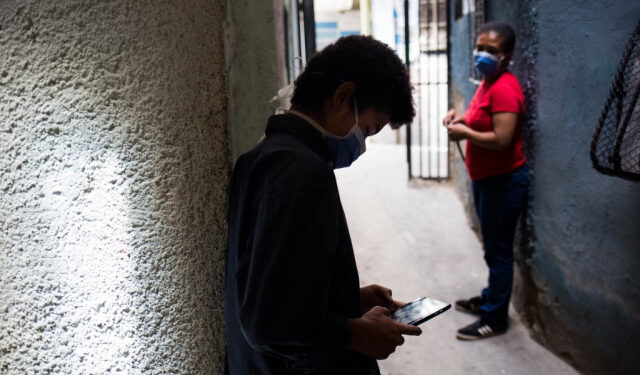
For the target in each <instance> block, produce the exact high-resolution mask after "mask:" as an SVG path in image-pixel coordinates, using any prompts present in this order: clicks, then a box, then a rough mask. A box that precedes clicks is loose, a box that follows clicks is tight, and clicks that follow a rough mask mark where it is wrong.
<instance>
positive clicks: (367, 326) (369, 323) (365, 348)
mask: <svg viewBox="0 0 640 375" xmlns="http://www.w3.org/2000/svg"><path fill="white" fill-rule="evenodd" d="M349 324H350V325H351V331H352V337H353V339H352V341H351V345H350V346H349V349H352V350H357V351H359V352H360V353H362V354H364V355H367V356H369V357H371V358H375V359H385V358H387V357H388V356H389V355H390V354H391V353H393V352H394V351H395V350H396V347H398V346H400V345H402V344H403V343H404V337H402V335H412V336H418V335H420V334H421V333H422V330H421V329H420V328H418V327H416V326H412V325H407V324H402V323H399V322H396V321H394V320H392V319H391V313H390V312H389V310H388V309H386V308H384V307H381V306H376V307H374V308H372V309H371V310H369V311H368V312H367V313H366V314H364V315H363V316H362V318H358V319H349Z"/></svg>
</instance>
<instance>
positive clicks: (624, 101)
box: [591, 22, 640, 181]
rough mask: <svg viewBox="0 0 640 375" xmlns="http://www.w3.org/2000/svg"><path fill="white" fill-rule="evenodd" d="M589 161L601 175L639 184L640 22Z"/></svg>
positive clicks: (612, 90)
mask: <svg viewBox="0 0 640 375" xmlns="http://www.w3.org/2000/svg"><path fill="white" fill-rule="evenodd" d="M591 160H592V162H593V166H594V167H595V168H596V169H597V170H598V171H600V172H602V173H605V174H610V175H614V176H618V177H622V178H626V179H629V180H633V181H640V22H639V23H638V25H637V26H636V29H635V31H634V32H633V34H632V35H631V38H629V42H628V43H627V46H626V49H625V51H624V54H623V56H622V60H621V61H620V65H619V66H618V72H617V73H616V76H615V78H614V81H613V85H612V86H611V90H610V91H609V96H608V98H607V101H606V103H605V105H604V109H603V110H602V114H601V115H600V120H599V121H598V126H597V127H596V131H595V133H594V134H593V140H592V142H591Z"/></svg>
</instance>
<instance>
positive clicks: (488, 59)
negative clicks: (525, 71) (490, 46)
mask: <svg viewBox="0 0 640 375" xmlns="http://www.w3.org/2000/svg"><path fill="white" fill-rule="evenodd" d="M501 62H502V59H499V58H497V57H496V56H495V55H493V54H490V53H489V52H485V51H474V52H473V66H474V67H475V68H476V69H478V71H479V72H480V73H482V74H483V75H490V74H493V73H495V72H497V71H498V66H499V65H500V63H501Z"/></svg>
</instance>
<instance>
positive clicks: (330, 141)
mask: <svg viewBox="0 0 640 375" xmlns="http://www.w3.org/2000/svg"><path fill="white" fill-rule="evenodd" d="M354 107H355V113H356V124H355V125H353V127H352V128H351V130H349V133H347V135H345V136H344V137H339V136H337V135H333V134H331V133H329V132H328V131H327V130H326V129H324V128H323V127H321V126H320V124H318V123H317V122H315V121H313V120H312V119H311V118H309V117H308V116H306V115H304V114H302V113H300V112H298V111H293V110H288V111H287V112H289V113H291V114H294V115H296V116H298V117H300V118H302V119H304V120H306V121H307V122H308V123H310V124H311V125H312V126H313V127H314V128H316V130H318V131H320V133H322V134H323V135H324V140H325V142H327V146H328V147H329V150H331V153H332V154H333V156H334V158H335V163H334V165H333V166H334V168H336V169H337V168H345V167H348V166H350V165H351V163H353V162H354V161H356V159H358V157H359V156H360V155H362V154H364V152H365V151H366V148H367V147H366V144H365V142H364V133H363V132H362V129H360V127H359V126H358V106H357V104H355V105H354Z"/></svg>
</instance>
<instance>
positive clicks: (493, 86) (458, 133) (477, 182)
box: [443, 22, 528, 340]
mask: <svg viewBox="0 0 640 375" xmlns="http://www.w3.org/2000/svg"><path fill="white" fill-rule="evenodd" d="M514 45H515V33H514V32H513V29H512V28H511V27H510V26H509V25H507V24H505V23H501V22H492V23H488V24H486V25H484V26H483V27H481V28H480V29H479V31H478V38H477V39H476V50H475V52H474V65H475V67H476V68H477V69H478V70H479V71H480V72H481V73H482V74H483V75H484V79H483V80H482V82H481V83H480V86H479V87H478V89H477V90H476V93H475V95H474V96H473V99H472V100H471V103H470V104H469V108H468V109H467V112H466V113H465V114H464V115H462V116H460V115H458V114H457V113H456V111H455V110H450V111H449V113H448V114H447V116H446V117H445V118H444V120H443V123H444V125H445V126H446V127H447V130H448V134H449V138H450V139H451V140H453V141H459V140H463V139H465V140H467V153H466V160H465V164H466V166H467V170H468V172H469V176H470V177H471V180H472V182H471V190H472V192H473V199H474V203H475V206H476V212H477V214H478V219H479V221H480V229H481V231H482V242H483V247H484V258H485V261H486V263H487V266H489V285H488V286H487V287H486V288H484V289H483V290H482V293H481V294H480V295H479V296H476V297H473V298H470V299H468V300H460V301H457V302H456V305H455V306H456V309H457V310H460V311H463V312H467V313H471V314H474V315H479V316H480V319H479V320H478V321H476V322H475V323H473V324H471V325H469V326H467V327H464V328H462V329H460V330H458V333H457V335H456V336H457V337H458V338H459V339H461V340H477V339H482V338H486V337H490V336H494V335H497V334H500V333H504V332H505V331H506V330H507V326H508V310H509V299H510V297H511V286H512V283H513V238H514V234H515V228H516V223H517V220H518V216H519V215H520V212H521V211H522V208H523V206H524V203H525V199H526V192H527V187H528V171H527V166H526V160H525V157H524V154H523V152H522V121H523V115H524V103H523V102H524V99H523V96H522V89H521V87H520V84H519V83H518V80H517V79H516V77H515V76H514V75H513V74H512V73H511V72H509V71H508V70H507V67H508V66H509V62H510V61H511V57H512V55H513V48H514Z"/></svg>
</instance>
